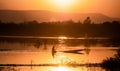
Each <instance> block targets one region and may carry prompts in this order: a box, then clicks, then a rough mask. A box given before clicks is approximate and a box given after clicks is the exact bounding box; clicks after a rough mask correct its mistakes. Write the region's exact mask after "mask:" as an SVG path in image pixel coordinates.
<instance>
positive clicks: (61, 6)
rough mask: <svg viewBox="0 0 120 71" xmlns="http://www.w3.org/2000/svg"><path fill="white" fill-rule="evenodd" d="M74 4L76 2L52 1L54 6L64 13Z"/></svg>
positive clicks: (69, 0)
mask: <svg viewBox="0 0 120 71" xmlns="http://www.w3.org/2000/svg"><path fill="white" fill-rule="evenodd" d="M75 2H76V0H53V4H54V6H55V7H57V9H58V10H60V11H66V10H68V9H70V8H71V7H72V6H73V5H74V4H75Z"/></svg>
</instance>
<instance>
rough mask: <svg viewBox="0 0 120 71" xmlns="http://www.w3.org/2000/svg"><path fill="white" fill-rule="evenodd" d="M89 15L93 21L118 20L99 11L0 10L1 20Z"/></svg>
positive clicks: (48, 19)
mask: <svg viewBox="0 0 120 71" xmlns="http://www.w3.org/2000/svg"><path fill="white" fill-rule="evenodd" d="M88 16H89V17H90V18H91V20H92V22H94V23H103V22H105V21H113V20H117V21H118V20H119V21H120V19H118V18H111V17H108V16H106V15H103V14H100V13H57V12H51V11H45V10H0V20H1V21H2V22H23V21H33V20H36V21H38V22H49V21H66V20H73V21H81V22H83V20H84V19H85V18H86V17H88Z"/></svg>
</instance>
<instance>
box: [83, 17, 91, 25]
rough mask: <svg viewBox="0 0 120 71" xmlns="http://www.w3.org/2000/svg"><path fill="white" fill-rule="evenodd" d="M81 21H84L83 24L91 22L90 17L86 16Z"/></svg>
mask: <svg viewBox="0 0 120 71" xmlns="http://www.w3.org/2000/svg"><path fill="white" fill-rule="evenodd" d="M83 23H84V24H91V19H90V17H87V18H86V19H85V20H84V22H83Z"/></svg>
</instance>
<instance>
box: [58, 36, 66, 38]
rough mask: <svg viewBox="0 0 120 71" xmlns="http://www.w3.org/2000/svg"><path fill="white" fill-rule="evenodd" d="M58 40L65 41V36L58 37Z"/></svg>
mask: <svg viewBox="0 0 120 71" xmlns="http://www.w3.org/2000/svg"><path fill="white" fill-rule="evenodd" d="M58 39H67V37H65V36H60V37H58Z"/></svg>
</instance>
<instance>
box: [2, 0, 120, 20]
mask: <svg viewBox="0 0 120 71" xmlns="http://www.w3.org/2000/svg"><path fill="white" fill-rule="evenodd" d="M119 3H120V0H61V1H60V0H1V1H0V9H10V10H11V9H12V10H50V11H57V12H77V13H102V14H105V15H107V16H110V17H119V18H120V14H119V13H120V9H119V8H120V5H119Z"/></svg>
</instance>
